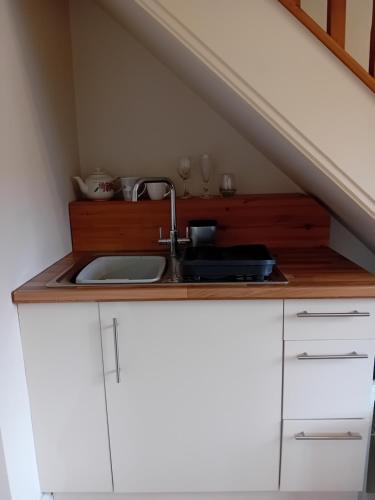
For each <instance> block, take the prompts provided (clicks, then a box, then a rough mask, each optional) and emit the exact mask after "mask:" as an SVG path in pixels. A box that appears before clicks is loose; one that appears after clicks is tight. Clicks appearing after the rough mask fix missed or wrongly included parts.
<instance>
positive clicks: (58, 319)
mask: <svg viewBox="0 0 375 500" xmlns="http://www.w3.org/2000/svg"><path fill="white" fill-rule="evenodd" d="M18 310H19V317H20V325H21V335H22V347H23V354H24V359H25V367H26V378H27V384H28V389H29V396H30V404H31V416H32V424H33V431H34V439H35V447H36V454H37V462H38V469H39V479H40V485H41V489H42V491H47V492H48V491H61V492H83V491H95V492H109V491H112V477H111V465H110V455H109V443H108V429H107V417H106V407H105V392H104V384H103V365H102V351H101V343H100V327H99V314H98V305H97V304H96V303H83V304H68V303H67V304H22V305H19V306H18Z"/></svg>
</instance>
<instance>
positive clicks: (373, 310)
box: [284, 299, 375, 340]
mask: <svg viewBox="0 0 375 500" xmlns="http://www.w3.org/2000/svg"><path fill="white" fill-rule="evenodd" d="M284 338H285V340H325V339H332V340H333V339H373V338H375V300H373V299H328V300H327V299H325V300H323V299H312V300H304V299H303V300H286V301H285V316H284Z"/></svg>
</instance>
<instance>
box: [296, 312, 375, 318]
mask: <svg viewBox="0 0 375 500" xmlns="http://www.w3.org/2000/svg"><path fill="white" fill-rule="evenodd" d="M368 316H370V313H369V312H359V311H351V312H332V313H330V312H321V313H319V312H317V313H311V312H308V311H302V312H299V313H297V318H363V317H366V318H367V317H368Z"/></svg>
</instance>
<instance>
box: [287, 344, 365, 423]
mask: <svg viewBox="0 0 375 500" xmlns="http://www.w3.org/2000/svg"><path fill="white" fill-rule="evenodd" d="M374 352H375V340H302V341H298V340H297V341H286V342H285V349H284V359H285V366H284V412H283V415H284V418H286V419H295V418H304V419H311V418H364V417H368V416H369V414H370V412H371V411H372V410H371V408H370V405H371V387H372V374H373V369H374Z"/></svg>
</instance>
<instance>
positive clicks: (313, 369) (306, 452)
mask: <svg viewBox="0 0 375 500" xmlns="http://www.w3.org/2000/svg"><path fill="white" fill-rule="evenodd" d="M284 311H285V317H284V339H285V342H284V392H283V394H284V397H283V432H282V436H283V437H282V459H281V482H280V489H281V490H283V491H339V490H340V491H360V490H362V487H363V484H364V476H365V470H366V456H367V449H368V440H369V432H370V423H371V417H372V407H371V386H372V376H373V368H374V352H375V340H374V339H375V301H373V300H366V299H364V300H362V299H361V300H352V299H349V300H346V299H344V300H343V299H341V300H304V299H302V300H287V301H285V308H284Z"/></svg>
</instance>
